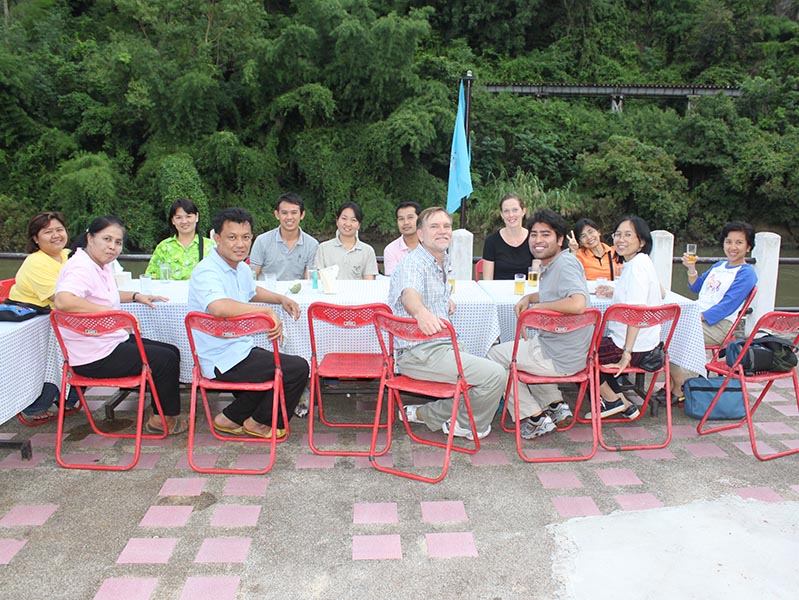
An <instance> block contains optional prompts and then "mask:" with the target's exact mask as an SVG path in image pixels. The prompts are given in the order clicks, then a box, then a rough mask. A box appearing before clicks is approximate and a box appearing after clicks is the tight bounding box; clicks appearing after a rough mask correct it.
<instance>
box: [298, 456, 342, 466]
mask: <svg viewBox="0 0 799 600" xmlns="http://www.w3.org/2000/svg"><path fill="white" fill-rule="evenodd" d="M335 466H336V457H335V456H319V455H317V454H299V455H297V460H296V462H295V463H294V467H295V468H297V469H332V468H333V467H335Z"/></svg>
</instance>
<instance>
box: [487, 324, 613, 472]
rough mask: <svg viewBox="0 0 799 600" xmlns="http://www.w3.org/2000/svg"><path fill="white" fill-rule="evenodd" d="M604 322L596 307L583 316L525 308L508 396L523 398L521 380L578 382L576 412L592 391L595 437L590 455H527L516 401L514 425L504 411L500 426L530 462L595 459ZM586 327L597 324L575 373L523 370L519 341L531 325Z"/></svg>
mask: <svg viewBox="0 0 799 600" xmlns="http://www.w3.org/2000/svg"><path fill="white" fill-rule="evenodd" d="M601 321H602V313H601V312H600V311H599V310H598V309H596V308H590V309H588V310H586V311H585V312H584V313H583V314H581V315H565V314H563V313H559V312H555V311H551V310H538V309H535V308H531V309H528V310H526V311H524V312H523V313H522V314H521V316H520V317H519V320H518V322H517V324H516V339H515V341H514V343H513V355H512V358H511V363H510V375H509V377H508V385H507V387H506V388H505V399H506V401H507V400H508V398H511V397H513V398H518V397H519V383H522V384H524V385H539V384H551V383H554V384H557V383H576V384H578V385H579V390H578V392H577V402H576V404H575V406H574V413H575V414H578V413H579V412H580V408H581V407H582V404H583V399H584V398H585V393H586V391H588V393H589V404H590V407H591V419H590V423H591V433H592V436H593V445H592V447H591V450H590V451H589V452H588V454H583V455H578V456H554V457H553V456H547V457H540V458H532V457H529V456H527V455H526V454H525V452H524V449H523V447H522V436H521V428H520V427H519V421H520V420H521V416H520V414H519V403H518V402H514V403H513V405H514V406H513V413H514V414H513V418H514V423H515V426H514V427H508V426H507V425H506V424H505V420H506V417H507V414H508V411H507V410H503V411H502V419H501V421H500V425H501V427H502V430H503V431H507V432H509V433H515V434H516V452H517V453H518V454H519V458H521V459H522V460H523V461H525V462H530V463H539V462H540V463H548V462H572V461H578V460H589V459H591V458H593V456H594V455H595V454H596V450H597V443H598V437H597V415H598V411H597V406H598V405H599V400H598V398H599V390H598V386H597V384H596V381H595V378H594V353H595V352H596V350H597V348H598V343H599V334H600V332H601V331H602V330H601V328H600V326H599V324H600V323H601ZM586 327H593V331H592V333H591V344H590V346H589V347H588V353H587V355H586V359H585V367H584V368H583V369H581V370H580V371H578V372H577V373H574V374H572V375H566V376H563V377H556V376H544V375H533V374H531V373H528V372H526V371H521V370H519V367H518V365H517V361H516V357H517V356H518V351H519V341H520V340H521V339H522V332H523V331H525V330H527V329H528V328H531V329H537V330H539V331H547V332H550V333H555V334H564V333H570V332H573V331H577V330H580V329H584V328H586ZM511 386H512V387H513V395H512V396H511V393H510V392H511ZM576 422H577V421H576V420H575V421H572V422H571V423H570V424H569V425H568V427H564V428H562V429H558V431H566V430H568V429H571V428H572V427H574V424H575V423H576Z"/></svg>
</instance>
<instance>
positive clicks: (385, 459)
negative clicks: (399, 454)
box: [355, 452, 394, 469]
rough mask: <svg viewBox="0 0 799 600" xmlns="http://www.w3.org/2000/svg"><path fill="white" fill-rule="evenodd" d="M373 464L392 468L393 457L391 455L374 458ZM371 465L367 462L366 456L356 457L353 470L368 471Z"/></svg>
mask: <svg viewBox="0 0 799 600" xmlns="http://www.w3.org/2000/svg"><path fill="white" fill-rule="evenodd" d="M375 462H376V463H377V464H378V465H380V466H381V467H393V466H394V457H392V456H391V453H390V452H389V453H388V454H384V455H383V456H377V457H375ZM371 466H372V463H371V462H370V461H369V457H368V456H356V457H355V468H356V469H368V468H371Z"/></svg>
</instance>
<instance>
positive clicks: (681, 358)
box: [479, 281, 706, 375]
mask: <svg viewBox="0 0 799 600" xmlns="http://www.w3.org/2000/svg"><path fill="white" fill-rule="evenodd" d="M513 283H514V282H513V281H480V284H479V285H480V287H481V288H483V290H484V291H485V292H486V293H487V294H488V295H489V296H490V297H491V298H492V299H493V300H494V302H495V304H496V306H497V317H498V319H499V328H500V332H501V333H500V340H501V341H503V342H508V341H512V340H513V337H514V336H515V335H516V313H515V312H514V311H513V307H514V306H515V305H516V303H517V302H518V301H519V300H520V298H521V296H516V295H514V294H513ZM531 291H534V290H533V289H531V288H529V287H528V288H526V289H525V294H527V293H530V292H531ZM663 302H664V303H665V304H678V305H679V306H680V319H679V321H678V322H677V329H676V331H675V332H674V338H673V339H672V341H671V349H670V352H669V354H670V357H671V361H672V362H673V363H675V364H677V365H679V366H681V367H683V368H685V369H689V370H690V371H693V372H695V373H699V374H701V375H704V374H705V362H706V361H705V341H704V336H703V334H702V316H701V313H700V312H699V309H698V308H697V306H696V302H695V301H693V300H690V299H689V298H686V297H685V296H681V295H680V294H675V293H674V292H669V293H668V294H667V295H666V298H665V299H664V300H663ZM591 304H592V306H593V307H594V308H598V309H599V310H601V311H602V312H603V313H604V312H605V310H606V309H607V308H608V306H610V299H609V298H597V297H596V296H594V295H593V294H592V295H591ZM666 333H667V331H666V330H665V328H664V331H663V338H665V336H666Z"/></svg>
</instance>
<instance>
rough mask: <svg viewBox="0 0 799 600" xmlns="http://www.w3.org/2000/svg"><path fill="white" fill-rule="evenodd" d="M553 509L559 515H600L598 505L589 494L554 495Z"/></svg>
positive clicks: (566, 516) (565, 516)
mask: <svg viewBox="0 0 799 600" xmlns="http://www.w3.org/2000/svg"><path fill="white" fill-rule="evenodd" d="M552 503H553V504H554V505H555V510H557V511H558V514H559V515H560V516H561V517H564V518H568V517H590V516H594V515H601V514H602V513H601V512H600V511H599V507H598V506H597V505H596V503H595V502H594V499H593V498H591V497H590V496H556V497H554V498H552Z"/></svg>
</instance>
